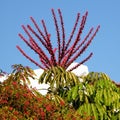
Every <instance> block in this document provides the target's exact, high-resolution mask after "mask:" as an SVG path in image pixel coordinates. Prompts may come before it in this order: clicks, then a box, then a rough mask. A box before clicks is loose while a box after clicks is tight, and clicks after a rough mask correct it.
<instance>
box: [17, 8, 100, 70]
mask: <svg viewBox="0 0 120 120" xmlns="http://www.w3.org/2000/svg"><path fill="white" fill-rule="evenodd" d="M51 11H52V16H53V20H54V24H55V30H56V36H57V48H53V44H52V41H51V37H50V36H51V35H50V34H49V32H48V31H47V27H46V24H45V22H44V20H42V21H41V23H42V26H43V31H42V30H41V29H40V28H39V26H38V24H37V23H36V21H35V20H34V19H33V17H30V19H31V21H32V22H33V24H34V26H35V28H36V29H37V31H38V32H35V30H34V29H33V28H32V27H31V26H30V25H27V26H24V25H22V28H23V30H24V31H25V33H26V34H27V35H28V40H27V39H26V38H25V37H24V36H23V35H22V34H19V36H20V38H21V39H22V40H23V41H24V42H25V43H26V44H27V45H28V46H29V47H30V48H31V49H32V50H33V51H34V52H35V53H36V54H38V56H39V59H40V63H38V62H36V61H35V60H34V59H32V58H31V57H29V56H28V55H27V54H26V53H25V52H24V51H23V50H22V49H21V48H20V47H19V46H17V48H18V50H19V51H20V52H21V53H22V54H23V55H24V56H25V57H26V58H27V59H29V60H30V61H31V62H32V63H34V64H35V65H37V66H38V67H40V68H41V69H44V70H46V69H50V68H51V67H52V66H60V67H62V68H64V69H67V68H68V66H69V65H70V64H71V63H72V62H74V61H75V60H76V59H77V58H78V57H80V56H81V54H82V53H83V52H84V51H85V50H86V49H87V48H88V46H89V45H90V43H91V42H92V40H93V38H94V37H95V35H96V33H97V32H98V30H99V28H100V26H98V27H97V28H96V29H95V30H94V28H93V27H92V28H91V29H90V30H89V32H88V33H87V35H86V36H85V37H84V39H83V40H82V38H81V34H82V32H83V29H84V27H85V23H86V19H87V16H88V12H86V13H85V14H84V15H83V16H82V19H81V21H80V13H78V14H77V18H76V21H75V24H74V27H73V30H72V32H71V34H70V37H69V39H68V40H66V34H65V28H64V22H63V17H62V13H61V10H60V9H58V15H59V19H60V26H59V24H58V20H57V17H56V14H55V12H54V9H52V10H51ZM60 27H61V32H60ZM77 28H78V29H77ZM76 30H78V31H77V34H76V37H73V36H74V34H75V32H76ZM31 34H33V35H34V37H36V38H37V39H38V40H39V42H40V43H41V44H42V46H41V44H40V45H39V44H38V43H37V42H36V41H35V38H34V37H33V36H32V35H31ZM72 40H73V42H72ZM43 48H45V49H46V50H47V51H48V53H49V55H48V53H45V52H44V50H43ZM56 51H57V52H58V53H56ZM92 55H93V53H90V54H89V55H88V56H87V57H86V58H85V59H84V60H82V61H80V62H79V63H78V64H77V65H75V66H74V67H72V68H71V69H69V71H72V70H73V69H75V68H77V67H78V66H80V65H81V64H83V63H85V62H86V61H87V60H88V59H90V58H91V56H92ZM48 56H50V57H48Z"/></svg>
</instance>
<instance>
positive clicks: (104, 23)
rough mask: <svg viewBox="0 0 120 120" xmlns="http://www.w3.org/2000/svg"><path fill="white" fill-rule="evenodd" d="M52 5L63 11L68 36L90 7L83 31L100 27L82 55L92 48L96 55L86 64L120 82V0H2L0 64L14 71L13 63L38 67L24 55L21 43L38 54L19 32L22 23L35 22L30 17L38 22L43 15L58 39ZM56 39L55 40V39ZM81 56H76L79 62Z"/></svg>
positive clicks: (0, 9)
mask: <svg viewBox="0 0 120 120" xmlns="http://www.w3.org/2000/svg"><path fill="white" fill-rule="evenodd" d="M51 8H54V9H55V11H56V12H57V9H58V8H60V9H61V11H62V14H63V18H64V22H65V28H66V35H67V36H69V34H70V31H71V29H72V27H73V23H74V21H75V18H76V14H77V13H78V12H80V13H81V14H82V15H83V14H84V13H85V12H86V11H88V12H89V14H88V18H87V23H86V27H85V30H84V33H87V32H88V30H89V28H91V27H95V28H96V27H97V25H100V26H101V28H100V30H99V32H98V33H97V36H96V37H95V39H94V40H93V42H92V44H91V45H90V47H89V48H88V50H87V51H86V52H85V53H84V55H83V57H85V56H87V55H88V54H89V53H90V52H91V51H92V52H93V53H94V55H93V57H92V58H91V59H90V60H89V61H87V62H86V63H85V64H86V65H87V66H88V68H89V71H94V72H104V73H106V74H108V75H109V76H110V78H111V79H112V80H114V81H116V82H120V79H119V75H120V72H119V71H120V70H119V69H120V55H119V51H120V36H119V35H120V13H119V11H120V0H99V1H97V0H91V1H90V0H69V1H68V0H19V1H18V0H11V1H10V0H1V1H0V68H1V69H2V70H4V71H6V72H8V73H10V72H12V69H11V65H13V64H23V65H25V66H30V67H31V68H33V69H36V68H37V67H36V66H35V65H34V64H32V63H31V62H29V61H28V60H27V59H26V58H24V57H23V56H22V55H21V54H20V53H19V51H18V50H17V48H16V45H20V46H21V47H22V48H23V49H24V50H25V51H26V52H27V53H28V54H29V55H30V56H33V57H34V58H35V60H37V56H35V55H34V53H33V52H32V51H31V50H30V49H29V48H28V47H27V46H26V45H25V44H24V43H23V41H21V39H20V38H19V37H18V33H22V34H24V32H23V30H22V28H21V25H22V24H24V25H27V24H30V25H32V22H31V21H30V19H29V17H30V16H33V17H34V18H35V19H36V21H37V22H39V21H40V20H41V19H44V20H45V22H46V25H47V27H48V29H49V31H50V33H51V35H52V36H53V40H56V36H55V34H54V33H55V31H54V24H53V21H52V14H51ZM53 43H54V41H53ZM81 60H82V59H81V58H79V59H77V61H76V62H79V61H81Z"/></svg>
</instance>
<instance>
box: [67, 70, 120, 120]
mask: <svg viewBox="0 0 120 120" xmlns="http://www.w3.org/2000/svg"><path fill="white" fill-rule="evenodd" d="M83 79H84V82H82V83H80V84H79V85H76V86H74V87H73V88H72V89H71V90H70V91H69V92H68V102H69V103H70V102H72V105H73V107H74V108H75V109H77V111H78V112H79V113H80V114H81V115H83V114H85V113H86V114H88V115H90V116H94V117H95V119H96V120H99V119H100V120H103V119H104V120H111V118H112V119H113V118H116V120H117V119H120V90H119V88H118V87H117V86H116V85H115V84H113V82H112V81H111V80H110V78H109V77H108V76H107V75H106V74H104V73H97V72H96V73H95V72H91V73H89V74H88V75H87V76H86V77H84V78H83Z"/></svg>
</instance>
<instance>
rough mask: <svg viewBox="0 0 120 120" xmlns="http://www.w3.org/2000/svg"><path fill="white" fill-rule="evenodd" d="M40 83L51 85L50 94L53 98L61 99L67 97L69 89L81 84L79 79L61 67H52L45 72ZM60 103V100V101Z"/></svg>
mask: <svg viewBox="0 0 120 120" xmlns="http://www.w3.org/2000/svg"><path fill="white" fill-rule="evenodd" d="M39 83H47V84H50V88H49V94H51V96H53V97H52V98H56V99H57V100H58V99H61V98H60V97H62V98H64V99H65V97H66V94H67V92H68V91H69V89H70V88H71V87H73V86H75V85H77V84H78V83H79V79H78V77H77V76H76V75H75V74H73V73H72V72H68V71H66V70H65V69H63V68H62V67H60V66H56V67H52V68H51V69H47V70H46V71H44V72H43V74H42V75H41V76H40V78H39ZM58 101H59V100H58Z"/></svg>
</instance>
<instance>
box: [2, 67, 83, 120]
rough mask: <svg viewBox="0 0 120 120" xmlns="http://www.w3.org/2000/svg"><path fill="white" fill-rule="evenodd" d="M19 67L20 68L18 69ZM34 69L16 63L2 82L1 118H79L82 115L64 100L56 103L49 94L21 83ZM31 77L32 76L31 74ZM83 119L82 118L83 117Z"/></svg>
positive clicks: (40, 119) (36, 119)
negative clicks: (41, 92)
mask: <svg viewBox="0 0 120 120" xmlns="http://www.w3.org/2000/svg"><path fill="white" fill-rule="evenodd" d="M18 68H19V69H18ZM30 72H31V75H32V70H31V69H29V68H28V67H27V69H26V67H22V66H21V65H18V66H17V65H15V66H14V70H13V73H14V74H13V73H11V75H9V76H8V78H7V79H6V80H5V81H4V82H3V83H1V84H0V118H1V119H2V120H23V119H24V120H28V119H30V120H69V119H70V120H71V119H73V120H77V119H79V118H81V117H80V115H79V114H77V113H76V111H75V109H74V108H70V107H69V106H68V104H67V103H65V101H64V100H61V101H60V104H57V105H56V104H55V102H54V101H53V100H50V99H49V97H48V96H42V95H41V94H39V93H38V92H37V91H36V90H35V89H31V90H30V89H29V88H28V86H27V85H26V84H21V83H22V82H21V80H22V79H20V78H22V76H23V75H24V78H25V80H26V79H27V77H28V76H29V73H30ZM29 77H30V76H29ZM81 119H82V118H81Z"/></svg>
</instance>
